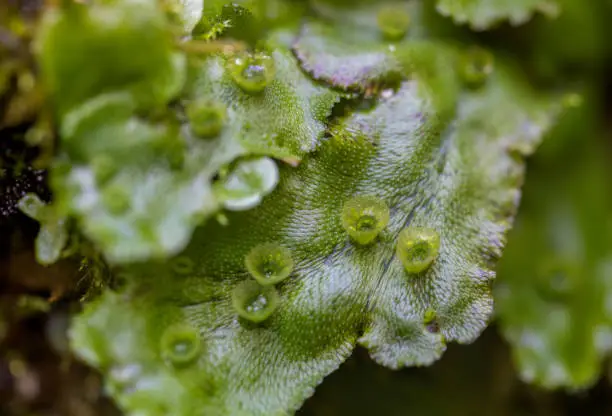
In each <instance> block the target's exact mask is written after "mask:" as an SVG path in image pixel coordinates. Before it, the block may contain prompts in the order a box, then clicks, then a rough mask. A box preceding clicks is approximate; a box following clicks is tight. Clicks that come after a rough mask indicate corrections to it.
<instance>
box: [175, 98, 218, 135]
mask: <svg viewBox="0 0 612 416" xmlns="http://www.w3.org/2000/svg"><path fill="white" fill-rule="evenodd" d="M185 112H186V114H187V119H188V120H189V127H190V128H191V131H192V132H193V134H195V135H196V136H199V137H202V138H212V137H215V136H218V135H219V133H220V132H221V130H222V129H223V125H224V124H225V120H226V117H227V109H226V107H225V106H224V105H223V104H221V103H217V102H213V101H209V100H195V101H192V102H190V103H189V104H187V107H186V109H185Z"/></svg>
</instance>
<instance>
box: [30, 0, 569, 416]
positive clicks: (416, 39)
mask: <svg viewBox="0 0 612 416" xmlns="http://www.w3.org/2000/svg"><path fill="white" fill-rule="evenodd" d="M434 3H436V4H434ZM497 3H499V5H498V4H497ZM508 4H509V3H508V2H506V1H501V0H500V1H490V2H489V1H482V0H480V1H479V0H471V1H468V0H464V1H452V0H440V1H438V2H432V1H426V0H406V1H399V0H384V1H376V0H371V1H369V0H358V1H346V0H312V1H290V0H274V1H268V0H243V1H234V2H226V1H222V0H209V1H205V2H204V4H202V2H197V1H191V0H185V1H181V2H179V1H178V0H176V1H174V0H165V1H163V2H157V1H145V0H98V1H92V2H84V3H83V2H70V1H67V2H61V5H57V6H55V7H50V8H49V10H47V11H46V14H45V16H44V21H43V23H42V27H41V29H40V33H39V35H38V51H37V52H38V54H37V59H38V61H39V64H40V68H41V78H42V80H43V82H44V84H45V86H46V88H47V91H48V96H49V97H48V98H49V103H50V105H51V106H52V108H53V113H54V118H55V120H56V123H57V125H58V128H59V132H60V133H59V134H60V137H59V150H58V154H57V155H56V156H55V159H54V161H53V164H52V167H51V190H52V192H53V195H54V198H53V203H52V206H53V209H54V210H55V211H54V212H57V213H58V214H57V215H58V216H59V218H72V219H74V220H75V222H76V224H77V227H78V228H79V230H80V232H82V233H83V234H84V235H85V236H86V237H87V238H88V239H89V240H91V242H92V243H93V244H94V245H95V247H97V249H98V250H99V251H100V253H101V254H102V255H103V256H104V257H105V259H106V260H107V261H108V262H109V263H110V264H111V265H112V266H113V267H114V268H115V269H116V270H117V271H118V272H120V274H121V276H122V284H121V285H120V287H119V288H115V289H113V290H111V289H107V290H106V291H105V292H104V293H103V294H102V295H101V296H100V297H99V298H97V299H95V300H94V301H92V302H90V303H88V304H86V305H85V308H84V310H83V312H82V313H81V314H80V315H78V316H77V317H76V318H75V319H74V321H73V323H72V326H71V330H70V339H71V347H72V349H73V350H74V351H75V353H76V354H77V355H78V356H80V357H81V358H82V359H83V360H85V361H86V362H87V363H88V364H90V365H92V366H94V367H96V368H98V369H99V370H100V371H101V372H102V373H103V374H104V378H105V383H106V386H107V390H108V391H109V393H110V394H111V396H112V397H113V399H114V400H115V401H116V402H117V404H118V405H119V406H120V407H121V408H122V410H123V411H124V412H125V413H126V414H133V415H176V416H183V415H185V416H190V415H202V414H206V415H232V416H234V415H238V416H239V415H254V416H257V415H262V416H263V415H283V414H291V413H292V412H294V411H296V410H297V409H298V408H299V407H300V405H301V404H302V403H303V401H304V400H305V399H306V398H308V397H309V396H310V395H311V394H312V393H313V389H314V388H315V387H316V386H317V385H318V384H319V383H320V382H321V381H322V380H323V378H324V377H325V376H327V375H328V374H330V373H331V372H333V371H334V370H335V369H336V368H337V367H338V366H339V365H340V364H341V363H342V362H343V361H344V360H346V359H347V358H348V357H349V356H350V354H351V352H352V351H353V349H354V348H355V347H356V346H357V345H361V346H363V347H365V348H366V349H367V350H368V351H369V353H370V355H371V357H372V358H373V359H374V360H375V361H376V362H378V363H379V364H381V365H383V366H387V367H389V368H393V369H397V368H402V367H407V366H423V365H429V364H432V363H433V362H435V361H436V360H438V359H439V358H440V357H441V356H442V354H443V353H444V350H445V349H446V345H447V343H449V342H458V343H470V342H472V341H474V340H475V339H476V338H477V337H478V336H479V334H480V333H481V332H482V331H483V330H484V329H485V327H486V326H487V323H488V322H489V320H490V319H491V315H492V313H493V299H492V294H491V284H492V281H493V279H494V278H495V272H494V270H495V265H496V263H497V260H498V259H499V258H500V256H501V255H502V250H503V248H504V245H505V241H506V233H507V232H508V230H509V229H510V227H511V225H512V222H513V219H514V216H515V214H516V210H517V206H518V201H519V199H520V186H521V184H522V181H523V177H524V170H525V166H524V158H525V157H526V156H528V155H530V154H532V153H533V152H534V150H535V149H536V147H537V146H538V144H539V143H540V141H541V140H542V138H543V137H544V135H545V134H546V133H547V132H548V130H549V129H550V128H551V127H552V126H553V125H554V124H555V122H556V119H557V117H558V115H559V113H560V110H561V108H562V101H561V100H559V99H558V94H557V93H551V92H548V91H544V90H540V91H536V90H534V89H533V87H532V86H530V84H529V83H528V82H527V81H526V79H525V78H524V75H523V74H521V72H520V71H519V70H517V68H515V67H514V66H513V65H512V63H511V62H508V61H507V60H506V58H505V57H504V56H503V55H497V54H495V53H494V52H493V51H489V50H487V49H486V48H485V47H484V46H479V45H475V44H474V42H473V40H471V38H470V35H469V32H468V31H467V30H464V29H462V28H458V27H456V26H454V24H453V23H452V22H451V21H450V20H448V19H445V18H443V17H442V16H441V15H440V14H439V13H438V11H439V12H441V13H442V14H444V15H451V16H452V17H453V19H454V20H456V21H457V22H468V23H469V24H470V25H471V26H473V27H475V28H484V27H488V26H489V25H490V24H492V23H493V22H497V21H499V20H502V19H510V20H511V21H512V22H514V23H519V22H522V21H524V20H525V19H526V18H527V17H528V16H530V15H531V14H532V13H533V12H536V11H539V12H543V13H547V14H554V13H555V12H556V8H555V3H554V2H553V1H542V0H538V1H527V0H523V1H520V2H519V1H517V2H512V4H513V6H512V7H510V6H508ZM177 16H178V17H177ZM177 22H181V23H177ZM449 34H452V35H451V36H449Z"/></svg>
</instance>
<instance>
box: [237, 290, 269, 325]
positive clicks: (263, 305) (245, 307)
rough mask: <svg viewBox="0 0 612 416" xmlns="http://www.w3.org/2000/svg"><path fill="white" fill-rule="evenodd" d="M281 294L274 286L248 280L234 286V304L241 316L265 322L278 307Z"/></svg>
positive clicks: (253, 320) (252, 320)
mask: <svg viewBox="0 0 612 416" xmlns="http://www.w3.org/2000/svg"><path fill="white" fill-rule="evenodd" d="M278 302H279V295H278V292H277V291H276V289H274V286H262V285H260V284H259V283H257V282H256V281H254V280H246V281H244V282H242V283H240V284H239V285H238V286H236V287H235V288H234V291H233V292H232V304H233V305H234V309H236V312H237V313H238V315H239V316H241V317H243V318H244V319H247V320H249V321H251V322H256V323H258V322H263V321H265V320H266V319H268V318H269V317H270V315H272V312H274V311H275V310H276V308H277V307H278Z"/></svg>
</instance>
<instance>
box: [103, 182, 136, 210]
mask: <svg viewBox="0 0 612 416" xmlns="http://www.w3.org/2000/svg"><path fill="white" fill-rule="evenodd" d="M101 198H102V203H103V204H104V205H105V206H106V208H107V209H108V211H109V212H110V213H111V214H114V215H121V214H124V213H125V212H126V211H127V210H128V209H130V194H129V192H128V191H127V190H126V189H125V188H124V187H123V186H122V185H121V184H119V183H113V184H111V185H108V186H106V187H105V188H104V189H103V190H102V194H101Z"/></svg>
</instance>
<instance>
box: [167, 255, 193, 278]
mask: <svg viewBox="0 0 612 416" xmlns="http://www.w3.org/2000/svg"><path fill="white" fill-rule="evenodd" d="M194 269H195V264H194V262H193V260H192V259H191V258H189V257H187V256H179V257H176V258H174V259H172V270H173V271H174V272H175V273H176V274H183V275H185V274H192V273H193V271H194Z"/></svg>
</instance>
